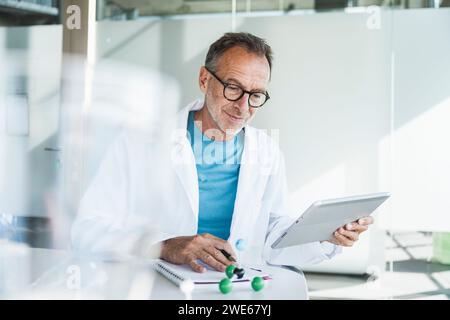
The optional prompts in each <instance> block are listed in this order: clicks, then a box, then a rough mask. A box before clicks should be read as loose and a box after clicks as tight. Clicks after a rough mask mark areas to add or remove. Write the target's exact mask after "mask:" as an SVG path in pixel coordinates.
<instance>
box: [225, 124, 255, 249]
mask: <svg viewBox="0 0 450 320" xmlns="http://www.w3.org/2000/svg"><path fill="white" fill-rule="evenodd" d="M256 144H257V139H256V136H255V132H254V130H253V128H251V127H249V126H247V127H245V139H244V150H243V152H242V159H241V167H240V171H239V179H238V188H237V193H236V201H235V204H234V212H233V218H232V222H231V230H230V237H229V239H228V241H229V242H230V243H232V244H234V243H235V241H236V240H237V239H246V238H248V235H249V232H250V231H251V230H248V229H245V228H244V227H245V226H251V225H253V224H252V221H253V220H254V219H255V218H256V214H257V210H256V209H257V208H256V207H257V206H255V203H254V201H253V199H254V197H253V196H252V194H253V193H252V191H253V190H254V188H255V186H256V184H257V179H258V172H259V171H258V162H257V160H258V156H257V145H256Z"/></svg>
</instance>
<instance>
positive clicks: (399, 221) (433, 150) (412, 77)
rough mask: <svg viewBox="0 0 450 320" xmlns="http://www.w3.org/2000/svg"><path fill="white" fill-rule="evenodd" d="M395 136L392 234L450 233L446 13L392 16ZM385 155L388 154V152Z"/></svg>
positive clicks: (387, 222) (449, 19)
mask: <svg viewBox="0 0 450 320" xmlns="http://www.w3.org/2000/svg"><path fill="white" fill-rule="evenodd" d="M393 52H394V53H395V69H394V70H395V86H394V95H393V96H394V99H393V102H394V110H395V111H394V113H393V118H392V120H393V126H394V130H395V131H394V133H393V136H392V140H389V139H383V140H382V141H381V142H380V150H381V151H382V152H381V154H383V148H386V147H389V145H390V144H392V148H393V154H392V160H393V161H392V163H390V164H385V166H386V169H387V170H385V171H384V172H386V173H388V174H387V176H386V177H382V179H381V182H382V183H383V184H386V185H389V184H390V185H391V187H392V188H391V189H392V192H393V194H394V197H393V198H392V201H391V203H390V204H391V206H392V208H391V211H392V214H391V215H389V216H385V217H384V218H386V219H384V220H383V221H382V222H383V226H385V227H387V228H391V229H394V230H424V231H447V232H448V231H450V215H449V214H448V213H449V209H448V208H450V197H449V195H450V149H449V137H450V126H449V121H450V9H440V10H435V9H428V10H419V9H417V10H408V11H399V12H396V13H395V15H394V28H393ZM386 153H389V152H388V151H387V152H386Z"/></svg>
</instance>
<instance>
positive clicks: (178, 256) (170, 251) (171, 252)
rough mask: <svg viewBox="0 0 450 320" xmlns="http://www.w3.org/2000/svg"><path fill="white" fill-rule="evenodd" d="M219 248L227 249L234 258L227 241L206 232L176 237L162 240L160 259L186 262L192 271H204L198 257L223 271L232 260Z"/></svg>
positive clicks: (177, 262)
mask: <svg viewBox="0 0 450 320" xmlns="http://www.w3.org/2000/svg"><path fill="white" fill-rule="evenodd" d="M220 250H225V251H227V252H228V253H229V254H230V255H231V256H232V257H233V258H234V259H235V260H236V255H235V253H234V251H233V248H232V247H231V245H230V244H229V243H228V242H227V241H225V240H223V239H220V238H217V237H215V236H213V235H210V234H208V233H205V234H201V235H200V234H198V235H195V236H188V237H176V238H172V239H168V240H166V241H164V242H163V244H162V248H161V259H164V260H166V261H168V262H171V263H174V264H188V265H190V266H191V268H192V269H193V270H194V271H196V272H204V271H205V268H204V267H203V266H202V265H201V264H199V263H198V261H197V259H199V260H201V261H203V262H204V263H205V264H207V265H208V266H210V267H212V268H213V269H215V270H217V271H220V272H223V271H225V268H226V267H227V266H228V265H230V264H232V262H231V261H229V260H228V259H227V258H226V257H225V256H224V255H223V253H222V252H220Z"/></svg>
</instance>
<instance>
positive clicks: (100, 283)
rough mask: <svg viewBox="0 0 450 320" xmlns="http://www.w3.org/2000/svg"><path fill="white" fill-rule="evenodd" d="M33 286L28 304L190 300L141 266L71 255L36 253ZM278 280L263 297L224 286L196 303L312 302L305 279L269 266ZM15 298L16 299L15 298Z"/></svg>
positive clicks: (197, 295)
mask: <svg viewBox="0 0 450 320" xmlns="http://www.w3.org/2000/svg"><path fill="white" fill-rule="evenodd" d="M29 261H30V262H31V263H30V265H31V268H30V273H31V277H30V283H31V285H28V286H27V289H26V290H25V294H24V295H23V294H20V295H19V298H22V297H24V298H27V299H128V298H131V299H154V300H165V299H186V298H188V297H186V296H185V295H184V293H183V292H181V290H180V289H179V288H178V287H177V286H175V285H174V284H173V283H172V282H170V281H169V280H168V279H166V278H165V277H163V276H162V275H160V274H159V273H157V272H154V271H153V270H152V269H151V268H149V266H148V263H147V264H146V263H144V262H143V261H142V259H141V260H137V259H135V260H133V261H129V260H127V261H121V262H117V261H109V262H106V261H104V259H101V260H100V259H98V258H95V257H83V258H80V257H78V256H74V255H73V254H72V253H70V252H66V251H59V250H47V249H30V257H29ZM264 269H265V270H267V272H269V273H271V274H272V276H273V280H271V281H269V282H268V284H267V285H266V288H264V289H263V290H262V291H260V292H255V291H253V290H252V288H251V286H250V283H239V284H237V283H235V284H234V285H233V290H232V292H231V293H229V294H226V295H224V294H222V293H220V292H219V289H218V285H202V286H201V287H199V286H196V288H195V289H194V291H193V292H192V296H191V298H192V299H195V300H197V299H201V300H219V299H220V300H228V299H232V300H245V299H248V300H266V299H267V300H275V299H299V300H300V299H307V298H308V293H307V292H308V290H307V286H306V281H305V278H304V276H303V274H301V273H298V272H295V271H292V270H289V269H286V268H282V267H275V266H265V267H264ZM14 297H15V296H13V298H14Z"/></svg>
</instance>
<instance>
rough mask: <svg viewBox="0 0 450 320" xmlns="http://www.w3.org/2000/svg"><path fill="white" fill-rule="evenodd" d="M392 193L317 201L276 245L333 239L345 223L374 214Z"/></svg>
mask: <svg viewBox="0 0 450 320" xmlns="http://www.w3.org/2000/svg"><path fill="white" fill-rule="evenodd" d="M389 197H390V194H389V193H386V192H382V193H375V194H368V195H362V196H353V197H345V198H339V199H330V200H323V201H316V202H314V203H313V204H312V205H311V206H310V207H309V208H308V209H307V210H306V211H305V213H304V214H303V215H302V216H301V217H299V218H298V219H297V220H296V221H295V222H294V223H293V224H292V225H291V226H290V227H289V228H288V229H287V230H286V231H285V232H284V233H283V234H282V235H281V236H280V237H279V238H278V239H277V240H276V241H275V242H274V243H273V244H272V248H273V249H280V248H284V247H290V246H295V245H299V244H303V243H308V242H314V241H325V240H329V239H331V237H332V235H333V233H334V231H336V230H337V229H338V228H339V227H342V226H344V225H345V224H347V223H349V222H352V221H355V220H358V219H360V218H362V217H366V216H368V215H370V214H372V213H373V212H374V211H375V209H377V208H378V207H379V206H380V205H381V204H382V203H383V202H384V201H386V200H387V199H388V198H389Z"/></svg>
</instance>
